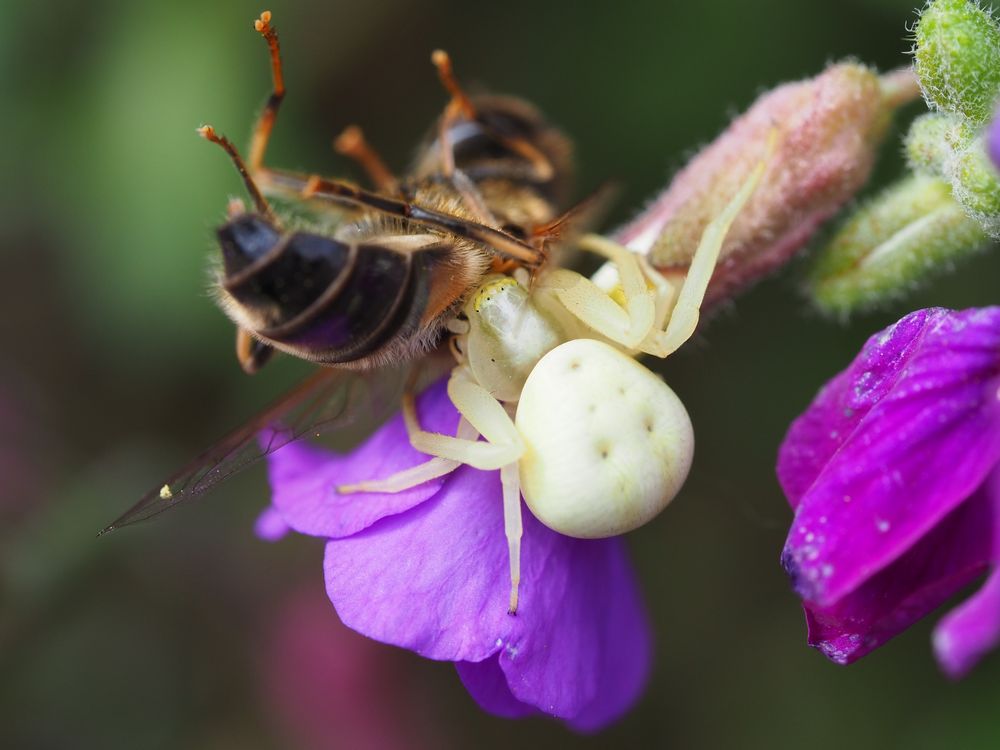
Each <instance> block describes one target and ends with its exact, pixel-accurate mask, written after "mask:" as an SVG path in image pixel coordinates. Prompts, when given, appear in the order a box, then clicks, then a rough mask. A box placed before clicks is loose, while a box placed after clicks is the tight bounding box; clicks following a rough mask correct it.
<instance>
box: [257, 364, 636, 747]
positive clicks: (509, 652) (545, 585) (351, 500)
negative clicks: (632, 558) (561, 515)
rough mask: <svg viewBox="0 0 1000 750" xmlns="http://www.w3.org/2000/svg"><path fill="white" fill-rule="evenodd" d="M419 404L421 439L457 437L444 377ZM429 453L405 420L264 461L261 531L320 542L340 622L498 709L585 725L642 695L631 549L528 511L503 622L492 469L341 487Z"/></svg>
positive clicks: (502, 559)
mask: <svg viewBox="0 0 1000 750" xmlns="http://www.w3.org/2000/svg"><path fill="white" fill-rule="evenodd" d="M417 407H418V413H419V416H420V420H421V424H422V425H424V428H425V429H427V430H431V431H435V432H441V433H445V434H455V431H456V429H457V425H458V413H457V412H456V411H455V408H454V407H453V406H452V404H451V402H450V401H449V399H448V396H447V393H446V391H445V387H444V383H443V382H441V383H438V384H436V385H434V386H432V387H431V388H429V389H428V390H427V391H425V392H424V393H423V394H422V395H421V396H420V398H419V399H418V403H417ZM426 458H427V457H426V456H424V455H423V454H421V453H418V452H417V451H416V450H414V449H413V448H412V447H411V446H410V443H409V440H408V438H407V434H406V430H405V427H404V425H403V420H402V418H401V417H399V416H397V417H396V418H394V419H393V420H392V421H390V422H389V423H388V424H386V425H385V426H384V427H382V428H381V429H379V430H378V431H377V432H376V433H375V434H374V435H373V436H372V437H371V438H369V439H368V440H367V441H366V442H365V443H364V444H363V445H361V446H360V447H359V448H357V449H356V450H354V451H353V452H352V453H350V454H349V455H335V454H332V453H329V452H327V451H325V450H322V449H320V448H317V447H315V446H310V445H308V444H303V443H296V444H292V445H288V446H286V447H284V448H282V449H281V450H280V451H277V452H276V453H275V454H273V455H272V456H271V457H270V464H269V470H270V481H271V488H272V491H273V495H272V503H273V505H272V507H271V508H270V509H268V510H267V511H265V513H264V515H262V517H261V519H260V520H259V522H258V533H259V534H261V535H262V536H264V537H265V538H270V539H274V538H277V537H279V536H281V534H282V533H283V532H284V531H285V530H286V529H288V528H290V529H293V530H295V531H298V532H300V533H303V534H308V535H311V536H318V537H323V538H325V539H326V540H327V543H326V559H325V564H324V570H325V576H326V589H327V594H328V595H329V597H330V600H331V601H332V602H333V605H334V607H335V608H336V610H337V614H338V615H339V616H340V619H341V620H342V621H343V622H344V624H345V625H347V626H348V627H350V628H353V629H354V630H356V631H358V632H359V633H362V634H363V635H366V636H368V637H370V638H374V639H375V640H379V641H382V642H384V643H389V644H393V645H396V646H402V647H403V648H407V649H410V650H412V651H415V652H416V653H418V654H420V655H422V656H425V657H427V658H430V659H437V660H442V661H452V662H455V666H456V667H457V669H458V674H459V677H460V678H461V680H462V682H463V683H464V685H465V687H466V688H467V689H468V691H469V693H470V694H471V695H472V697H473V698H474V699H475V700H476V701H477V702H478V703H479V705H480V706H481V707H482V708H484V709H485V710H487V711H489V712H490V713H493V714H496V715H498V716H503V717H508V718H515V717H521V716H527V715H530V714H536V713H542V714H548V715H551V716H555V717H558V718H560V719H563V720H565V721H566V722H567V723H568V724H569V725H570V726H571V727H573V728H574V729H577V730H579V731H595V730H597V729H600V728H601V727H603V726H605V725H607V724H608V723H610V722H612V721H614V720H615V719H617V718H618V717H619V716H621V714H622V713H624V712H625V711H626V710H627V709H628V708H629V707H630V706H631V705H632V704H633V703H634V702H635V701H636V700H637V699H638V697H639V695H640V693H641V691H642V689H643V687H644V685H645V682H646V678H647V675H648V669H649V664H650V660H651V635H650V631H649V625H648V622H647V617H646V612H645V609H644V606H643V603H642V599H641V596H640V593H639V589H638V586H637V584H636V580H635V578H634V575H633V572H632V569H631V567H630V565H629V562H628V559H627V556H626V552H625V547H624V544H623V543H622V541H621V540H620V539H601V540H581V539H571V538H569V537H565V536H562V535H560V534H557V533H555V532H553V531H551V530H550V529H548V528H546V527H545V526H543V525H542V524H541V523H539V522H538V521H537V520H536V519H535V518H534V517H533V516H532V515H531V513H530V512H528V511H526V510H523V511H522V512H523V519H524V535H523V537H522V542H521V586H520V606H519V607H518V611H517V614H516V615H509V614H508V613H507V605H508V595H509V590H510V578H509V572H508V566H507V542H506V539H505V537H504V525H503V499H502V493H501V488H500V476H499V472H495V471H494V472H483V471H478V470H476V469H473V468H471V467H468V466H462V467H460V468H458V469H457V470H456V471H454V472H452V473H451V474H449V475H447V476H446V477H443V478H441V479H437V480H434V481H431V482H427V483H426V484H423V485H420V486H418V487H415V488H412V489H410V490H406V491H404V492H399V493H396V494H378V493H364V494H354V495H340V494H338V493H337V491H336V489H335V488H336V487H337V486H338V485H341V484H345V483H350V482H355V481H361V480H367V479H379V478H383V477H386V476H389V475H390V474H393V473H395V472H397V471H399V470H401V469H404V468H408V467H410V466H414V465H416V464H417V463H420V462H422V461H424V460H426ZM522 508H523V506H522Z"/></svg>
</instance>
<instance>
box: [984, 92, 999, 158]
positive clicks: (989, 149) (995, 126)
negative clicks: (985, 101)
mask: <svg viewBox="0 0 1000 750" xmlns="http://www.w3.org/2000/svg"><path fill="white" fill-rule="evenodd" d="M986 153H987V154H989V157H990V160H991V161H992V162H993V165H994V166H995V167H996V168H997V169H1000V107H997V111H996V114H994V115H993V122H992V123H991V124H990V125H989V127H987V129H986Z"/></svg>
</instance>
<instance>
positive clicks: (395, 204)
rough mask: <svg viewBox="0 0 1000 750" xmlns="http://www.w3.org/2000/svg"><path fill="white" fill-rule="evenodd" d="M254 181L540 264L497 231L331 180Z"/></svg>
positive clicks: (279, 174) (278, 177) (268, 175)
mask: <svg viewBox="0 0 1000 750" xmlns="http://www.w3.org/2000/svg"><path fill="white" fill-rule="evenodd" d="M257 179H258V180H259V182H260V185H261V188H262V189H263V190H265V191H267V193H268V195H280V196H286V197H291V198H298V199H300V200H301V199H306V200H308V199H315V200H323V201H328V202H330V203H334V204H338V205H341V206H347V207H348V208H353V209H371V210H373V211H378V212H380V213H383V214H385V215H386V216H396V217H398V218H400V219H404V220H406V221H408V222H410V223H412V224H415V225H417V226H421V227H428V228H430V229H435V230H438V231H445V232H448V233H450V234H454V235H455V236H457V237H464V238H466V239H469V240H472V241H473V242H479V243H481V244H483V245H485V246H486V247H487V248H489V249H490V250H491V251H492V252H494V253H496V254H498V255H502V256H506V257H509V258H514V259H516V260H519V261H521V263H523V264H525V265H528V266H537V265H538V264H539V263H540V262H541V260H542V254H541V252H540V251H539V250H538V249H537V248H535V247H532V246H531V245H529V244H527V243H525V242H524V241H522V240H520V239H518V238H516V237H514V236H512V235H510V234H507V233H506V232H504V231H502V230H500V229H495V228H494V227H491V226H487V225H486V224H480V223H478V222H475V221H469V220H467V219H464V218H462V217H460V216H455V215H454V214H448V213H444V212H442V211H435V210H434V209H431V208H425V207H423V206H420V205H417V204H415V203H408V202H406V201H405V200H402V199H400V198H393V197H391V196H386V195H381V194H379V193H372V192H369V191H367V190H362V189H361V188H359V187H357V186H356V185H352V184H351V183H349V182H344V181H343V180H331V179H328V178H325V177H320V176H319V175H315V174H313V175H308V174H301V173H298V172H289V171H286V170H282V169H269V168H267V167H265V168H263V169H262V170H261V171H260V173H259V174H258V175H257Z"/></svg>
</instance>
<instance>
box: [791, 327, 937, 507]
mask: <svg viewBox="0 0 1000 750" xmlns="http://www.w3.org/2000/svg"><path fill="white" fill-rule="evenodd" d="M947 314H948V311H947V310H942V309H933V310H918V311H917V312H914V313H910V314H909V315H907V316H906V317H905V318H903V319H902V320H900V321H899V322H898V323H896V324H895V325H892V326H890V327H889V328H887V329H885V330H884V331H882V332H881V333H879V334H877V335H875V336H872V337H871V338H870V339H869V340H868V342H867V343H866V344H865V346H864V348H863V349H862V350H861V353H860V354H859V355H858V356H857V358H855V360H854V362H852V363H851V365H850V367H848V368H847V369H846V370H844V372H842V373H840V374H839V375H837V376H836V377H835V378H834V379H833V380H831V381H830V382H829V383H827V384H826V385H825V386H824V387H823V389H822V390H821V391H820V392H819V395H818V396H817V397H816V398H815V399H814V400H813V402H812V404H810V405H809V409H808V410H807V411H806V412H805V413H804V414H803V415H802V416H800V417H799V418H798V419H796V420H795V422H793V423H792V426H791V428H790V429H789V430H788V435H787V436H786V437H785V440H784V442H783V443H782V444H781V449H780V451H779V453H778V481H779V482H781V488H782V489H783V490H784V491H785V495H786V496H787V498H788V502H789V503H791V505H792V509H793V510H794V509H795V508H797V507H798V506H799V502H800V501H801V500H802V496H803V495H804V494H805V493H806V492H807V491H808V490H809V488H810V487H811V486H812V484H813V482H815V481H816V477H818V476H819V474H820V472H821V471H822V470H823V468H824V467H825V466H826V465H827V463H829V462H830V459H831V458H833V456H834V454H836V452H837V451H838V450H839V449H840V447H841V446H842V445H843V444H844V443H845V442H847V440H848V439H849V438H850V437H851V435H852V434H853V432H854V430H855V429H857V427H858V425H859V424H861V420H862V419H864V418H865V417H866V416H868V412H869V411H870V410H871V408H872V407H873V406H875V405H876V404H877V403H878V402H879V401H881V400H882V399H883V398H884V397H885V395H886V394H887V393H888V392H889V390H890V389H891V388H892V387H893V385H894V384H895V382H896V379H897V377H898V375H899V370H900V366H901V363H905V362H906V361H908V360H909V358H910V357H911V356H912V354H913V348H914V346H915V345H916V344H917V343H918V342H919V341H920V336H921V334H922V333H923V332H924V329H925V328H926V327H927V326H928V325H934V324H935V323H936V322H937V321H939V320H940V319H941V318H942V317H944V316H945V315H947ZM858 385H860V386H861V387H857V386H858Z"/></svg>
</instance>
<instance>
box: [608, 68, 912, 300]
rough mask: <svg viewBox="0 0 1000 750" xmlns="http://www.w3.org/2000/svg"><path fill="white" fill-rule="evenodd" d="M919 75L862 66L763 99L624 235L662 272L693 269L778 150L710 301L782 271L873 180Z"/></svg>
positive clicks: (739, 224)
mask: <svg viewBox="0 0 1000 750" xmlns="http://www.w3.org/2000/svg"><path fill="white" fill-rule="evenodd" d="M918 95H919V90H918V88H917V85H916V81H915V79H914V78H913V75H912V74H911V73H910V72H909V71H897V72H895V73H891V74H889V75H887V76H883V77H880V76H878V75H877V74H876V73H875V72H874V71H873V70H871V69H870V68H867V67H864V66H862V65H859V64H856V63H841V64H837V65H832V66H830V67H829V68H827V70H825V71H824V72H823V73H822V74H821V75H819V76H817V77H816V78H811V79H808V80H805V81H800V82H797V83H787V84H784V85H782V86H779V87H778V88H776V89H774V90H773V91H770V92H769V93H767V94H765V95H764V96H762V97H761V98H760V99H758V100H757V102H756V103H755V104H754V105H753V106H752V107H751V108H750V109H749V110H748V111H747V112H746V113H745V114H744V115H742V116H741V117H739V118H738V119H737V120H736V121H735V122H733V123H732V125H730V126H729V128H728V129H727V130H726V131H725V132H723V133H722V135H720V136H719V137H718V138H716V140H715V141H714V142H713V143H712V144H711V145H709V146H708V147H707V148H705V149H704V150H703V151H702V152H701V153H699V154H698V155H697V156H696V157H695V158H694V159H693V160H692V161H691V162H690V163H689V164H688V165H687V167H685V168H684V169H683V170H682V171H681V172H680V173H679V174H678V175H677V176H676V177H675V178H674V180H673V182H672V183H671V184H670V187H669V188H668V189H667V190H666V192H665V193H663V194H662V195H660V196H659V197H658V198H657V199H656V200H655V201H654V202H653V203H652V204H651V205H650V206H649V207H648V208H647V209H646V210H645V211H643V213H641V214H640V215H639V216H638V217H637V218H636V219H634V220H633V221H632V222H631V223H630V224H628V225H627V226H626V227H624V228H623V229H622V230H620V231H619V232H618V233H617V236H616V238H617V239H618V241H620V242H622V243H624V244H625V245H627V246H628V247H630V248H632V249H633V250H637V251H639V252H643V253H647V254H648V255H649V257H650V259H651V260H652V261H653V264H654V265H655V266H656V267H657V268H659V269H660V270H661V271H664V272H666V273H668V274H669V273H670V272H671V271H677V272H679V273H683V271H684V270H685V269H686V268H687V266H688V264H689V263H690V260H691V257H692V255H693V253H694V250H695V248H696V247H697V246H698V242H699V240H700V238H701V233H702V231H703V230H704V228H705V226H706V224H708V222H709V221H711V220H712V219H713V218H714V217H715V216H717V215H718V214H719V213H720V212H721V211H722V209H723V207H724V206H725V205H726V203H727V202H728V201H729V200H730V199H731V198H732V197H733V195H734V194H735V193H736V191H737V190H738V189H739V187H740V186H741V185H742V184H743V183H744V181H745V180H746V179H747V177H748V175H749V173H750V171H751V170H752V169H753V168H754V167H755V166H756V165H757V164H758V163H759V162H760V160H761V159H762V158H764V155H765V150H766V144H767V141H768V137H769V136H770V134H771V132H772V131H774V130H776V131H777V147H776V149H775V152H774V154H773V155H772V156H771V157H770V159H769V162H768V165H767V168H766V171H765V172H764V177H763V179H762V180H761V182H760V185H759V187H758V188H757V190H756V192H755V193H754V195H753V196H752V197H751V198H750V201H749V203H748V204H747V206H746V207H745V208H744V210H743V212H742V213H741V214H740V215H739V216H738V217H737V219H736V221H735V223H734V224H733V226H732V228H731V230H730V233H729V235H728V236H727V238H726V242H725V244H724V245H723V248H722V252H721V254H720V256H719V265H718V267H717V268H716V270H715V275H714V276H713V277H712V282H711V285H710V286H709V289H708V294H707V297H706V304H711V303H713V302H717V301H719V300H721V299H725V298H728V297H731V296H732V295H733V294H735V293H736V292H737V291H738V290H740V289H742V288H743V287H745V286H747V285H748V284H750V283H751V282H753V281H755V280H757V279H759V278H760V277H762V276H764V275H765V274H767V273H769V272H771V271H773V270H775V269H777V268H779V267H780V266H782V265H783V264H784V263H785V262H786V261H788V260H789V259H790V258H791V256H792V255H793V254H794V253H795V251H796V250H798V249H799V248H800V247H802V246H803V245H804V244H805V243H806V241H807V240H808V239H809V238H810V236H811V235H812V234H813V232H814V231H815V230H816V228H817V227H818V226H819V225H820V224H821V223H822V222H824V221H825V220H826V219H828V218H830V217H831V216H832V215H833V214H835V213H836V212H837V210H838V209H839V208H840V207H841V206H842V205H843V204H844V203H845V202H846V201H848V200H849V199H850V198H851V197H852V196H853V195H854V193H855V192H856V191H857V190H858V189H859V188H860V187H861V186H862V185H863V184H864V183H865V181H866V180H867V178H868V175H869V172H870V171H871V167H872V163H873V162H874V159H875V148H876V147H877V145H878V144H879V142H880V141H881V139H882V137H883V136H884V135H885V132H886V129H887V126H888V124H889V120H890V117H891V115H892V113H893V111H894V110H895V109H896V108H897V107H898V106H900V105H901V104H903V103H905V102H907V101H909V100H911V99H914V98H916V97H917V96H918Z"/></svg>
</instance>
